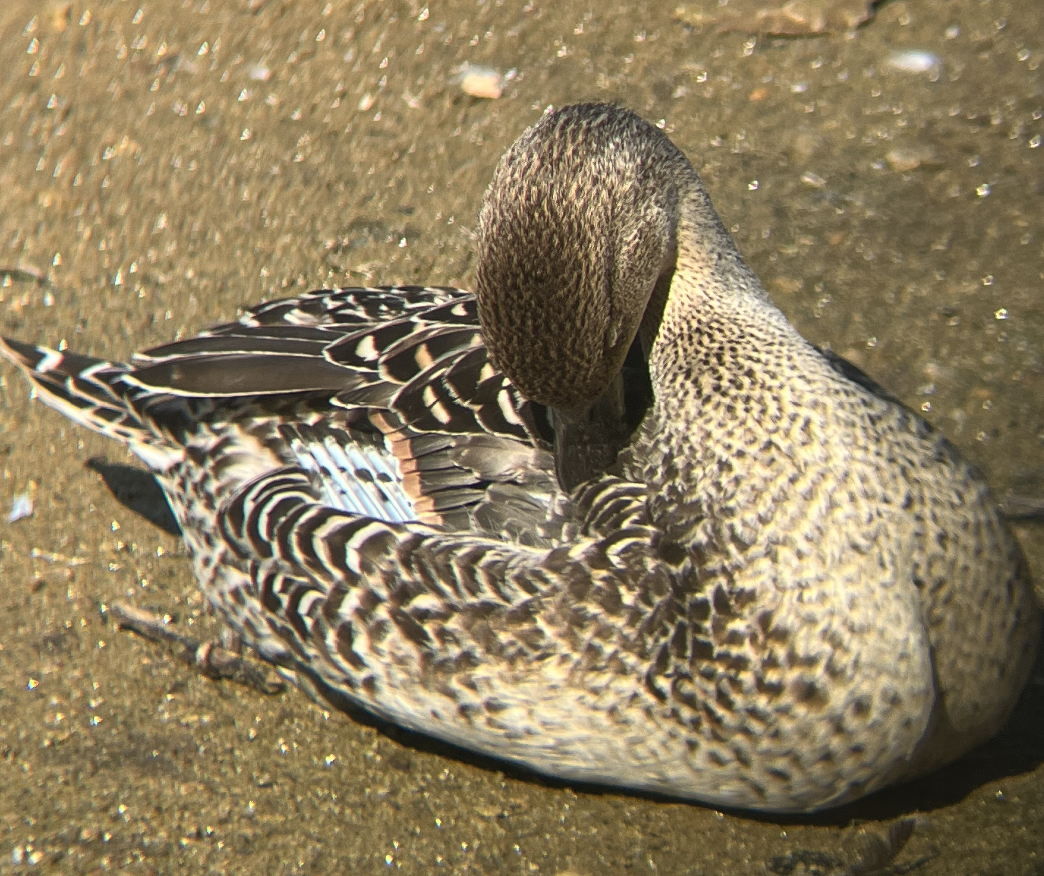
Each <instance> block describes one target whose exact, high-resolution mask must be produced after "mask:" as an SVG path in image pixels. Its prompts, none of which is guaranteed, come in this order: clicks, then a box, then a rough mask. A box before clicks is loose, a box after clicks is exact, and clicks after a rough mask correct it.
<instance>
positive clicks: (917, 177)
mask: <svg viewBox="0 0 1044 876" xmlns="http://www.w3.org/2000/svg"><path fill="white" fill-rule="evenodd" d="M139 2H141V0H131V2H123V0H109V2H104V0H103V2H97V3H90V4H88V3H85V2H81V0H76V2H73V3H67V2H62V3H53V2H52V3H44V4H41V3H40V2H39V0H7V2H5V3H4V4H2V6H0V265H3V266H17V267H19V268H22V269H25V270H27V271H36V272H39V274H40V276H42V277H45V278H47V280H49V282H50V285H49V286H44V285H37V284H35V283H32V282H24V281H23V280H21V279H19V278H18V277H15V278H13V279H12V278H9V279H8V281H7V282H5V283H4V285H3V286H0V329H2V330H3V332H4V333H5V334H11V335H15V336H19V337H22V338H25V339H29V340H38V341H41V342H47V343H50V344H52V345H56V344H58V343H60V342H63V341H64V342H66V343H68V345H69V346H70V347H73V348H82V349H84V350H87V351H90V352H93V353H95V354H100V355H103V356H109V357H125V356H127V355H129V354H130V353H131V352H132V351H133V350H135V349H138V348H143V347H147V346H149V345H156V344H159V343H162V342H165V341H168V340H170V339H171V338H174V337H177V336H180V335H183V334H185V333H188V332H191V331H195V330H197V329H201V328H203V327H205V326H206V325H207V324H209V323H212V322H215V321H218V320H221V319H226V318H228V317H230V316H232V315H233V314H235V312H236V308H237V307H239V306H241V305H243V304H249V303H253V302H257V301H259V300H260V299H262V298H265V297H268V298H271V297H275V296H278V295H280V294H283V293H284V292H285V291H287V290H290V291H292V290H299V289H303V288H307V287H315V286H319V285H330V284H342V285H343V284H360V283H378V282H383V283H390V282H400V281H404V282H434V283H442V284H460V285H464V286H467V285H468V284H469V282H470V280H471V275H472V271H473V269H474V240H473V230H474V225H475V215H476V211H477V208H478V204H479V199H480V197H481V194H482V191H483V188H484V186H485V184H486V181H487V180H488V178H489V176H490V173H491V170H492V168H493V166H494V164H495V162H496V160H497V158H498V156H499V155H500V154H501V152H502V151H503V150H504V149H505V148H506V147H507V146H508V144H509V143H510V142H511V141H512V140H513V139H514V138H515V137H516V136H517V135H518V134H519V133H520V132H521V130H522V129H523V128H524V127H525V126H526V125H528V124H529V123H531V122H532V121H534V120H535V119H536V118H537V117H538V116H539V114H540V112H541V111H542V109H543V108H544V107H546V106H547V105H548V104H555V105H559V104H562V103H566V102H571V101H575V100H578V99H589V98H596V99H618V100H620V101H622V102H624V103H626V104H628V105H629V106H631V107H633V108H635V109H636V110H638V111H640V112H641V113H643V114H644V115H645V116H646V117H647V118H650V119H652V120H663V124H664V126H665V127H666V129H667V130H668V131H669V132H670V133H671V136H672V137H673V138H674V140H675V142H677V143H678V145H679V146H681V147H682V148H683V149H684V150H686V151H687V152H688V153H689V154H690V155H691V156H692V158H693V160H694V162H695V163H696V165H697V166H698V167H701V168H702V173H703V174H704V177H705V179H706V181H707V184H708V186H709V188H710V190H711V193H712V195H713V197H714V200H715V204H716V205H717V207H718V209H719V211H720V212H721V214H722V215H723V217H724V219H725V221H726V224H728V225H729V226H731V227H732V230H733V232H734V234H735V236H736V238H737V241H738V243H739V245H740V248H741V249H742V250H743V252H744V253H745V254H746V255H747V256H748V258H749V259H750V261H751V263H752V264H753V265H754V267H755V268H756V269H757V270H758V272H759V273H760V274H761V276H762V277H763V279H764V280H765V283H766V285H767V287H768V288H769V290H770V291H771V293H772V294H773V296H774V298H775V300H776V302H777V303H778V304H779V305H780V306H781V307H782V308H783V309H784V310H785V311H786V313H787V314H788V316H789V317H790V318H791V319H792V320H793V321H794V322H795V323H796V324H797V325H798V326H799V328H800V329H801V330H802V331H803V332H804V333H805V334H806V336H808V337H809V338H810V339H811V340H813V341H814V342H816V343H820V344H829V345H830V346H831V347H832V348H833V349H834V350H836V351H838V352H840V353H842V354H843V355H845V356H847V357H849V358H851V359H852V360H854V361H855V362H857V363H858V364H859V365H861V366H862V367H864V368H865V369H866V370H867V371H869V372H870V374H871V375H873V376H874V377H875V378H876V379H877V380H878V381H879V382H880V383H882V384H883V385H884V386H886V387H888V388H889V389H890V390H892V391H893V392H895V394H896V395H898V396H899V397H901V398H902V399H903V400H905V401H906V402H907V403H908V404H910V405H912V406H916V407H918V408H921V409H923V410H924V411H925V414H926V416H927V417H928V418H929V419H931V420H932V421H933V422H935V423H936V424H938V425H939V427H940V428H941V429H942V430H943V431H944V432H945V433H946V434H947V435H949V436H950V437H951V438H952V439H953V440H954V441H955V442H956V443H957V444H958V445H960V447H961V448H962V449H963V450H964V451H965V453H967V454H968V455H969V457H971V458H972V459H973V460H974V461H975V462H976V463H977V464H978V465H980V466H981V467H982V468H983V469H984V470H985V471H986V472H987V474H988V476H989V477H990V479H991V481H992V482H993V483H994V485H995V486H996V488H997V490H998V493H1000V494H1005V493H1007V492H1009V491H1015V492H1020V493H1028V494H1031V495H1038V496H1039V495H1041V494H1044V466H1042V463H1041V450H1042V444H1044V351H1042V347H1044V343H1042V342H1044V298H1042V296H1041V294H1040V290H1041V281H1042V277H1044V274H1042V263H1044V258H1042V243H1044V221H1042V218H1041V203H1042V202H1041V195H1042V189H1044V162H1042V159H1044V148H1039V149H1038V148H1037V147H1039V146H1040V145H1041V137H1042V135H1044V121H1042V114H1044V94H1042V85H1041V83H1042V81H1044V77H1042V74H1041V70H1040V69H1039V68H1040V65H1041V62H1042V60H1044V54H1042V48H1041V47H1042V46H1044V19H1041V17H1040V16H1039V14H1038V13H1037V11H1036V10H1035V9H1034V4H1032V3H1028V2H1004V0H993V2H980V0H969V2H966V3H961V4H957V3H952V2H945V0H922V2H913V0H894V2H891V3H888V4H886V5H885V6H883V7H882V8H881V9H880V10H879V11H878V14H877V16H876V18H875V19H874V20H872V21H870V22H868V23H867V24H866V25H864V26H863V27H862V28H861V29H860V30H858V31H857V32H855V33H853V34H844V33H841V34H828V35H823V36H817V37H804V38H803V37H796V38H789V39H778V38H772V37H767V36H751V35H750V34H749V33H744V32H742V31H740V32H728V33H717V32H716V31H715V28H714V26H713V24H709V25H708V24H703V25H698V26H692V25H686V24H683V23H682V22H680V21H678V20H676V19H675V18H673V17H672V15H671V8H672V5H673V4H671V3H665V4H654V3H648V4H644V3H630V4H628V3H613V4H608V8H607V4H604V3H593V2H592V3H580V2H574V0H561V2H557V3H545V2H540V0H534V2H532V3H529V4H528V5H526V6H525V7H523V6H522V4H521V3H512V2H502V0H500V2H494V0H485V2H481V0H480V2H476V0H467V2H464V0H453V2H446V3H436V2H432V3H430V4H429V5H428V6H424V5H423V4H421V3H418V2H371V3H357V4H338V3H330V4H328V5H326V6H325V8H324V5H323V3H321V2H315V3H310V2H300V3H292V2H289V0H284V2H279V0H250V2H247V0H241V2H227V0H185V2H184V3H173V2H171V3H160V2H151V3H147V4H146V5H144V6H141V7H140V8H139V5H138V4H139ZM691 5H692V4H690V6H691ZM710 5H711V7H712V8H713V4H710ZM661 7H662V8H661ZM903 53H905V54H903ZM917 53H921V54H917ZM465 62H469V63H472V64H487V65H491V66H493V67H494V68H496V69H497V70H498V71H500V72H501V73H503V74H508V72H509V71H513V72H512V75H511V76H510V78H509V80H508V81H507V83H506V87H505V90H504V93H503V96H502V97H501V98H500V99H499V100H484V99H479V98H475V97H471V96H468V95H466V94H464V93H462V91H461V89H460V86H459V84H457V82H455V78H454V77H455V76H456V74H457V72H458V69H459V67H460V65H462V64H464V63H465ZM99 456H105V457H107V458H108V460H109V461H110V462H112V463H120V464H122V463H126V462H128V459H127V458H126V456H125V454H124V453H123V451H122V450H120V449H119V448H118V447H115V446H112V445H109V444H107V443H105V442H104V441H102V440H100V439H96V438H94V437H93V436H90V435H87V434H84V433H83V432H82V431H79V430H77V429H75V428H73V427H72V426H71V425H69V424H67V423H66V422H64V421H63V420H62V419H61V418H60V417H59V416H58V415H56V414H54V413H52V412H50V411H47V410H46V409H44V408H43V407H42V406H41V405H37V404H30V402H29V396H28V391H27V389H26V387H25V386H24V385H23V383H22V381H21V380H19V379H18V378H17V377H16V375H15V374H14V373H13V372H12V370H10V369H5V370H3V371H2V373H0V469H2V479H0V508H2V509H3V512H4V515H3V517H2V518H0V521H2V520H4V519H6V513H7V511H8V510H9V509H10V507H11V502H12V501H13V499H14V497H15V496H16V495H18V494H21V493H24V492H25V491H27V490H29V491H31V492H32V496H33V498H34V501H35V508H36V510H35V514H34V515H33V516H32V517H31V518H28V519H23V520H20V521H18V522H16V523H6V522H0V873H5V872H22V871H23V869H24V870H26V871H30V872H62V873H101V872H110V871H116V872H124V873H128V874H132V873H133V874H137V873H191V872H208V871H214V872H225V873H246V874H252V873H271V874H282V873H291V872H306V873H349V872H350V873H378V872H380V873H384V872H388V871H397V870H401V871H403V872H407V873H418V874H421V873H431V872H446V873H489V874H499V873H523V874H526V873H547V874H559V876H566V874H572V876H594V874H601V873H624V872H627V873H661V874H692V876H696V874H700V876H711V874H745V873H753V874H763V873H772V874H788V873H793V874H812V873H821V874H840V873H843V872H845V871H846V868H847V867H848V866H849V865H850V864H851V863H853V861H854V860H855V859H854V857H853V855H854V854H855V853H854V852H853V848H855V846H854V845H853V843H854V842H858V839H857V837H856V834H857V832H858V831H859V830H860V829H864V830H869V831H870V832H871V833H874V832H875V831H877V832H880V831H882V830H883V829H884V828H886V827H887V826H888V825H889V824H892V823H894V822H895V821H896V820H897V819H900V818H904V817H914V818H916V819H917V822H916V828H915V830H914V834H913V837H912V838H911V840H910V842H909V843H908V844H907V845H906V847H905V848H904V849H903V850H902V851H901V852H900V854H899V856H898V858H897V859H896V860H895V862H894V863H893V864H890V865H888V866H887V867H886V868H885V869H883V870H879V872H894V873H904V872H916V873H918V874H925V876H928V874H940V876H942V874H945V876H959V874H988V873H1001V872H1003V873H1011V874H1042V873H1044V765H1042V762H1044V731H1042V730H1041V727H1042V724H1044V721H1042V718H1044V671H1041V670H1038V671H1037V672H1036V673H1035V674H1034V677H1033V678H1032V680H1031V682H1030V685H1029V688H1028V690H1027V694H1026V696H1025V697H1024V701H1023V703H1022V705H1021V706H1020V708H1019V710H1018V712H1017V713H1016V716H1015V718H1014V720H1013V722H1012V724H1011V726H1010V727H1009V729H1008V730H1007V731H1006V732H1005V733H1004V734H1003V735H1002V736H1001V737H1000V738H998V739H997V740H996V741H994V742H993V743H992V744H990V745H988V746H986V747H985V748H983V749H981V750H980V751H977V752H975V753H974V754H973V755H972V756H970V757H968V758H966V759H965V760H964V761H962V762H960V763H958V764H956V765H954V766H952V767H950V768H948V769H946V770H944V771H942V772H940V773H938V774H936V775H934V776H931V777H929V778H927V779H925V780H922V781H920V782H917V783H916V784H913V785H910V786H906V787H902V788H898V789H894V790H892V791H889V792H886V793H883V794H880V795H877V796H876V797H874V798H872V799H869V800H867V801H864V802H863V803H860V804H858V805H855V806H852V807H849V808H848V809H845V810H843V811H840V812H836V813H832V814H829V815H826V816H820V817H818V818H810V819H796V820H788V821H786V822H781V821H780V820H779V819H774V818H754V817H749V816H745V815H742V814H732V813H729V814H723V813H720V812H714V811H710V810H708V809H705V808H701V807H699V806H693V805H685V804H679V803H675V802H668V801H662V800H649V799H642V798H637V797H634V796H628V795H624V794H619V793H613V792H597V791H592V790H590V789H570V788H566V787H560V786H553V785H549V784H546V783H543V782H541V781H539V780H536V779H533V778H532V777H528V776H524V775H504V774H503V773H501V772H498V771H497V770H496V769H495V768H492V767H490V766H489V765H487V764H482V763H477V762H473V761H467V760H461V759H459V758H456V757H452V756H450V755H449V754H447V753H446V752H441V751H438V750H437V749H436V750H432V749H431V747H430V746H423V745H421V746H418V745H416V744H412V743H409V742H408V741H407V742H406V744H404V743H403V742H402V741H397V740H396V739H395V738H393V736H394V734H392V735H388V734H384V733H381V732H379V731H378V730H376V729H374V728H372V727H369V726H366V725H365V724H360V723H358V722H355V721H353V720H351V719H349V718H348V717H346V716H344V715H341V714H338V713H333V714H330V713H326V712H324V711H323V710H321V709H320V708H318V707H317V706H315V705H313V704H312V703H311V702H310V701H308V700H307V699H306V698H305V697H304V696H302V695H301V694H300V693H298V692H296V691H291V692H289V693H286V694H283V695H280V696H274V697H265V696H262V695H260V694H257V693H253V692H251V691H248V690H245V689H244V688H241V687H237V686H235V685H231V684H225V683H215V682H211V681H208V680H206V679H205V678H202V677H199V676H196V675H195V674H193V673H192V671H191V670H188V669H186V668H185V667H183V666H181V665H180V664H177V663H175V662H174V661H172V660H171V659H170V658H169V656H168V655H167V654H166V652H165V651H163V650H162V649H161V648H157V647H155V646H153V645H150V644H148V643H145V642H142V641H141V640H139V639H136V638H135V637H134V636H132V635H130V634H126V633H117V632H116V631H115V629H114V627H113V625H112V623H111V621H110V620H109V618H108V616H107V613H106V611H105V606H106V605H107V604H109V603H110V602H112V601H114V600H118V599H125V600H130V601H132V602H134V603H135V604H137V605H139V606H142V607H144V608H150V609H155V610H160V611H167V612H170V613H171V614H172V615H174V616H175V617H176V619H177V620H179V622H180V624H181V626H182V628H185V629H187V630H188V631H190V632H192V631H194V630H198V631H199V632H200V634H208V633H213V632H214V630H213V626H212V623H211V621H210V620H209V619H208V618H207V617H206V616H205V615H204V613H203V611H202V603H201V597H200V596H199V594H198V592H197V590H196V588H195V586H194V583H193V580H192V576H191V573H190V570H189V566H188V563H187V560H186V558H185V557H184V555H183V553H182V551H181V550H180V548H179V543H178V541H177V540H176V539H175V538H174V537H173V536H171V535H169V534H168V533H166V532H165V531H164V530H163V529H162V528H159V527H157V526H156V525H155V524H154V523H151V522H149V520H147V519H145V518H144V517H141V516H139V515H137V514H134V513H133V512H131V511H130V510H128V508H127V504H126V503H127V501H128V497H127V496H124V497H123V499H124V501H123V502H120V501H118V500H117V499H116V498H115V497H114V495H113V494H112V493H111V492H110V491H109V490H108V489H106V486H105V483H104V482H103V480H102V478H101V477H100V476H99V475H98V474H97V473H96V472H95V471H94V470H92V469H89V468H88V467H87V465H86V463H87V461H88V460H89V459H91V458H94V457H99ZM1020 534H1021V535H1022V536H1023V539H1024V542H1025V544H1026V548H1027V551H1028V553H1029V554H1030V557H1031V561H1032V562H1033V564H1034V565H1035V566H1036V568H1038V569H1041V568H1044V550H1042V547H1041V541H1042V536H1044V528H1042V527H1041V526H1039V525H1030V524H1027V525H1025V526H1023V527H1021V528H1020ZM886 859H887V856H884V857H882V858H881V860H882V861H886Z"/></svg>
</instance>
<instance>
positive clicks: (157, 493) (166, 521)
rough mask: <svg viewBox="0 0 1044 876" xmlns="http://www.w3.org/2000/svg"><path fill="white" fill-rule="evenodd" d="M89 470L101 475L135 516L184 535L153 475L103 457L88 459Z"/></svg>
mask: <svg viewBox="0 0 1044 876" xmlns="http://www.w3.org/2000/svg"><path fill="white" fill-rule="evenodd" d="M87 468H89V469H90V470H91V471H93V472H97V473H98V474H100V475H101V478H102V480H103V481H105V486H107V487H108V488H109V492H110V493H112V495H113V497H114V498H115V499H116V501H117V502H119V503H120V504H121V505H123V506H124V507H125V508H129V509H130V510H131V511H133V512H134V513H135V514H138V515H140V516H141V517H144V518H145V519H146V520H148V521H149V523H152V524H154V525H155V526H158V527H159V528H160V529H162V530H163V531H164V532H167V533H170V534H171V535H178V536H180V535H181V528H180V527H179V526H178V522H177V521H176V520H175V519H174V515H173V514H171V512H170V506H169V505H168V504H167V497H166V496H165V495H164V494H163V488H162V487H160V485H159V484H158V483H157V482H156V478H155V477H154V476H153V475H152V474H151V473H150V472H147V471H145V470H143V469H140V468H135V467H134V466H132V465H125V464H123V463H119V462H109V460H107V459H106V458H105V457H104V456H95V457H92V458H91V459H89V460H87Z"/></svg>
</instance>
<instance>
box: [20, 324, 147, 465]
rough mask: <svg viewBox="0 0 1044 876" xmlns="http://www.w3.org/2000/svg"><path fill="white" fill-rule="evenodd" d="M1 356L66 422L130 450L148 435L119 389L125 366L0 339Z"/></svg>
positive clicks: (121, 387)
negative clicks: (114, 440) (18, 371)
mask: <svg viewBox="0 0 1044 876" xmlns="http://www.w3.org/2000/svg"><path fill="white" fill-rule="evenodd" d="M0 357H2V358H4V359H7V360H8V361H9V362H11V363H12V364H14V365H16V366H18V368H20V369H21V371H22V373H23V374H25V376H26V377H27V378H28V380H29V382H30V383H31V384H32V385H33V386H34V387H35V388H36V390H37V391H38V392H39V395H40V400H41V401H42V402H44V404H46V405H47V406H48V407H52V408H54V409H55V410H56V411H59V412H61V413H63V414H65V416H67V417H68V418H69V419H70V420H73V421H74V422H76V423H79V424H80V425H81V426H86V427H87V428H88V429H90V430H92V431H94V432H98V433H99V434H101V435H106V436H107V437H109V438H114V439H116V440H117V441H120V442H121V443H123V444H129V445H130V446H131V447H132V448H135V446H136V445H143V444H148V443H150V440H149V439H150V437H151V434H152V433H151V432H150V431H149V429H148V428H147V427H146V425H145V424H144V423H142V421H141V420H140V419H139V418H138V417H137V415H136V414H135V413H134V412H133V410H132V409H131V407H130V405H129V404H128V398H127V395H128V391H127V390H128V388H126V387H123V386H122V378H123V375H124V374H126V373H127V371H128V370H129V366H127V365H121V364H118V363H117V364H113V363H112V362H106V361H105V360H104V359H95V358H93V357H90V356H81V355H79V354H76V353H66V352H60V351H58V350H52V349H50V348H48V347H35V346H33V345H31V344H23V343H21V342H20V341H13V340H10V339H8V338H0Z"/></svg>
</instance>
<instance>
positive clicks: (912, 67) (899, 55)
mask: <svg viewBox="0 0 1044 876" xmlns="http://www.w3.org/2000/svg"><path fill="white" fill-rule="evenodd" d="M939 63H940V61H939V56H938V55H935V54H932V53H931V52H925V51H922V50H920V49H910V50H908V51H905V52H892V53H891V54H890V55H889V56H888V57H887V58H885V65H886V66H888V67H891V68H892V69H893V70H899V71H901V72H902V73H927V72H929V71H931V70H934V69H935V68H936V67H938V66H939Z"/></svg>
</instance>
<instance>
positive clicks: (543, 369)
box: [477, 104, 694, 413]
mask: <svg viewBox="0 0 1044 876" xmlns="http://www.w3.org/2000/svg"><path fill="white" fill-rule="evenodd" d="M690 174H694V171H693V170H692V166H691V165H690V164H689V162H688V160H687V159H686V158H685V156H684V155H683V154H682V153H681V152H680V151H679V150H678V149H677V147H675V146H674V145H673V144H672V143H671V142H670V141H669V140H668V139H667V137H666V136H664V135H663V134H662V133H661V132H660V131H659V130H657V129H656V128H655V127H653V126H652V125H650V124H648V123H647V122H645V121H644V120H642V119H641V118H639V117H638V116H636V115H635V114H634V113H632V112H630V111H628V110H625V109H621V108H618V107H614V106H609V105H605V104H579V105H576V106H569V107H565V108H563V109H560V110H557V111H555V112H552V113H549V114H547V115H545V116H544V118H543V119H541V120H540V121H539V122H538V123H537V124H536V125H534V126H533V127H531V128H530V129H529V130H527V131H526V132H525V133H524V134H523V135H522V136H521V137H520V138H519V139H518V140H517V141H516V142H515V144H514V145H513V146H512V147H511V149H509V150H508V152H507V154H505V155H504V157H503V158H502V159H501V161H500V164H499V165H498V166H497V169H496V172H495V173H494V175H493V181H492V182H491V183H490V186H489V188H488V189H487V191H486V196H485V200H484V202H483V205H482V212H481V215H480V219H479V251H478V253H479V255H478V278H477V296H478V304H479V315H480V318H481V320H482V326H483V332H484V335H485V339H486V344H487V345H488V347H489V349H490V352H491V353H492V355H493V359H494V361H495V362H496V364H497V366H498V367H499V368H500V369H501V370H502V371H503V372H504V373H505V374H507V376H508V377H510V378H511V380H512V382H514V384H515V385H516V386H517V387H518V388H519V390H521V392H522V393H523V394H524V395H525V396H527V397H528V398H530V399H532V400H533V401H536V402H539V403H541V404H544V405H547V406H548V407H551V408H554V409H556V410H557V411H559V412H562V411H565V412H577V413H582V412H584V411H586V410H588V409H589V408H590V407H591V405H592V404H594V403H595V402H596V401H597V400H598V399H599V398H600V397H602V396H603V394H604V393H605V392H606V390H607V389H608V388H609V386H610V384H611V383H612V382H613V380H614V378H616V376H617V375H618V374H619V372H620V369H621V367H622V365H623V361H624V357H625V356H626V355H627V351H628V349H629V347H630V345H631V342H632V341H633V340H634V338H635V335H636V334H637V332H638V329H639V326H640V325H641V323H642V319H643V316H644V315H645V313H646V309H647V306H648V304H649V301H650V297H651V296H652V294H653V291H654V289H655V288H656V286H657V282H658V281H660V280H661V279H663V278H669V275H670V273H671V271H672V269H673V264H674V257H675V249H676V247H675V234H676V226H677V222H678V209H679V184H684V183H683V181H684V180H686V179H688V178H689V176H690Z"/></svg>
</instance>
